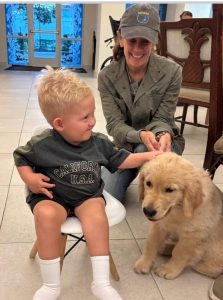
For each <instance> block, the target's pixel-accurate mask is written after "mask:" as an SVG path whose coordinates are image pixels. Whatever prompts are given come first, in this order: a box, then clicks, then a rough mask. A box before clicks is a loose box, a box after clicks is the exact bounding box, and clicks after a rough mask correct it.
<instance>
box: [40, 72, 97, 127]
mask: <svg viewBox="0 0 223 300" xmlns="http://www.w3.org/2000/svg"><path fill="white" fill-rule="evenodd" d="M42 73H43V74H42V75H40V76H39V77H38V80H37V94H38V100H39V105H40V109H41V111H42V113H43V115H44V117H45V118H46V120H47V121H48V123H49V124H51V125H52V122H53V120H54V119H55V118H56V117H58V116H61V115H63V114H65V113H66V112H68V111H69V110H70V108H71V107H72V106H73V105H74V104H76V103H78V102H80V101H82V100H83V99H84V98H86V97H87V96H89V95H92V92H91V89H90V88H89V86H88V85H87V84H86V83H85V82H84V81H83V80H80V79H78V78H77V77H76V76H75V74H74V73H73V72H72V71H70V70H68V69H57V70H54V69H53V68H52V67H50V66H46V68H45V69H44V70H42Z"/></svg>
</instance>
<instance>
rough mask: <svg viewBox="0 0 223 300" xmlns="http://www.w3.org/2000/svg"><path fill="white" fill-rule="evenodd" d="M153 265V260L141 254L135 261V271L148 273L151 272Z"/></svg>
mask: <svg viewBox="0 0 223 300" xmlns="http://www.w3.org/2000/svg"><path fill="white" fill-rule="evenodd" d="M151 266H152V262H151V261H150V260H148V259H145V258H144V257H143V256H141V257H140V259H138V260H137V261H136V263H135V266H134V271H135V272H136V273H138V274H146V273H149V271H150V268H151Z"/></svg>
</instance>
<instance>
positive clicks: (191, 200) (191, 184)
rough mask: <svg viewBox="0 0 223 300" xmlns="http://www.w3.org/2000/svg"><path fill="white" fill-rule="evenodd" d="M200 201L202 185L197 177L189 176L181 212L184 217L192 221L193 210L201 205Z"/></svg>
mask: <svg viewBox="0 0 223 300" xmlns="http://www.w3.org/2000/svg"><path fill="white" fill-rule="evenodd" d="M202 200H203V193H202V185H201V182H200V180H199V177H198V178H195V177H193V176H191V178H188V180H187V182H186V185H185V190H184V200H183V212H184V215H185V217H187V218H189V219H192V218H193V215H194V210H195V209H196V208H197V207H198V206H199V205H200V204H201V203H202Z"/></svg>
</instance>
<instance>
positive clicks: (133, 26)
mask: <svg viewBox="0 0 223 300" xmlns="http://www.w3.org/2000/svg"><path fill="white" fill-rule="evenodd" d="M159 29H160V18H159V14H158V12H157V10H156V9H155V8H154V7H152V6H151V5H149V4H136V5H134V6H131V7H129V8H128V9H127V10H126V11H125V12H124V14H123V15H122V18H121V20H120V25H119V30H120V31H121V36H122V37H123V38H125V39H134V38H144V39H146V40H148V41H150V42H151V43H153V44H157V43H158V34H159Z"/></svg>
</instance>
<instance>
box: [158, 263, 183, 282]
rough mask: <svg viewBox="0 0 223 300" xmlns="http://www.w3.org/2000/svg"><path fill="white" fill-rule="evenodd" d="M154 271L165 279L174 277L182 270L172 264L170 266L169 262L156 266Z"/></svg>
mask: <svg viewBox="0 0 223 300" xmlns="http://www.w3.org/2000/svg"><path fill="white" fill-rule="evenodd" d="M154 273H155V274H156V275H157V276H159V277H162V278H165V279H174V278H176V277H177V276H178V275H179V274H180V273H181V271H180V270H177V269H176V268H173V267H172V266H168V264H162V265H160V266H158V267H157V268H155V270H154Z"/></svg>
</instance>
